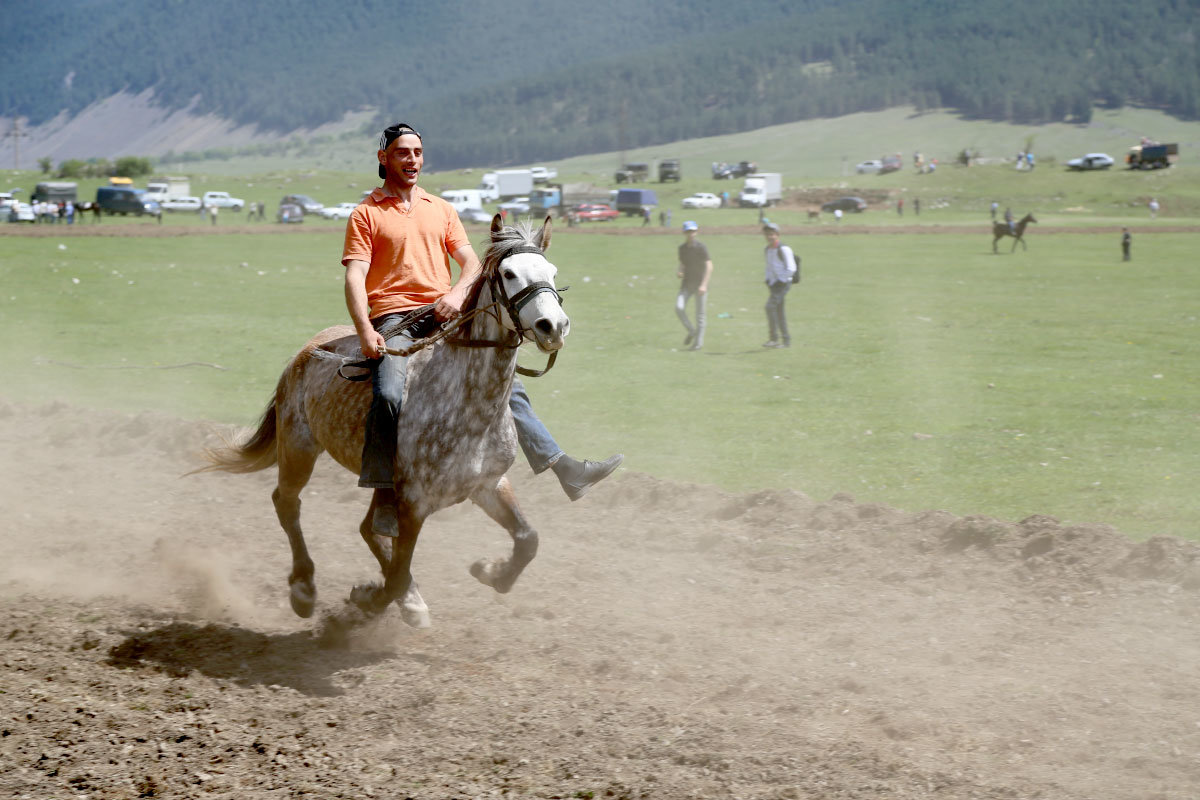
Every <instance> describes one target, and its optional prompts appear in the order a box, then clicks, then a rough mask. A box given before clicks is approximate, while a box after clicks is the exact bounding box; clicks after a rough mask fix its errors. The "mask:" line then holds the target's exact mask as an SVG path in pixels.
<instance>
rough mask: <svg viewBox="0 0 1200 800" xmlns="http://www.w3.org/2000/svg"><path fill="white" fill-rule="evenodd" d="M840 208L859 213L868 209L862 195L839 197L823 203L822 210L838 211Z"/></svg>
mask: <svg viewBox="0 0 1200 800" xmlns="http://www.w3.org/2000/svg"><path fill="white" fill-rule="evenodd" d="M838 209H841V210H842V211H853V212H854V213H855V214H859V213H861V212H863V211H866V210H867V203H866V201H865V200H863V199H862V198H861V197H839V198H838V199H837V200H830V201H829V202H828V203H822V204H821V210H822V211H837V210H838Z"/></svg>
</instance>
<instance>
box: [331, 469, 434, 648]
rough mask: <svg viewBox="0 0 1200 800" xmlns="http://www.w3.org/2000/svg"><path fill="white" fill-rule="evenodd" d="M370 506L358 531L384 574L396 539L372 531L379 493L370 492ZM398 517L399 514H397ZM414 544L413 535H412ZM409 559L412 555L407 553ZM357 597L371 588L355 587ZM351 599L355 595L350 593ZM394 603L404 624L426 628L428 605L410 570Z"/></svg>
mask: <svg viewBox="0 0 1200 800" xmlns="http://www.w3.org/2000/svg"><path fill="white" fill-rule="evenodd" d="M372 494H373V496H372V497H371V506H370V508H368V509H367V515H366V517H364V518H363V521H362V524H361V525H359V526H358V532H359V533H360V534H362V538H363V541H364V542H366V543H367V547H369V548H370V549H371V554H372V555H373V556H375V560H376V561H378V562H379V569H380V571H382V572H383V573H384V574H385V575H386V574H387V573H388V570H389V568H390V565H391V562H392V557H393V554H394V550H393V543H394V542H395V541H397V540H396V539H393V538H392V537H390V536H379V535H378V534H376V533H374V532H373V531H372V521H373V519H374V517H375V503H376V502H377V501H378V498H379V493H378V492H374V493H372ZM397 518H399V514H397ZM413 538H414V544H415V538H416V537H415V535H414V537H413ZM409 559H410V561H411V559H412V555H411V553H410V554H409ZM356 591H357V592H358V595H357V597H358V598H359V599H362V598H365V597H366V594H364V592H365V593H367V594H369V593H370V592H371V591H372V590H371V589H370V588H364V587H359V588H356ZM351 597H352V600H353V599H355V596H354V595H352V596H351ZM396 605H398V606H400V616H401V617H402V618H403V619H404V622H405V624H407V625H409V626H411V627H413V628H428V627H429V626H430V625H431V624H432V621H431V620H430V617H429V606H427V605H426V604H425V599H424V598H422V597H421V593H420V592H419V591H417V582H416V581H415V580H413V577H412V571H411V569H410V570H409V573H408V589H407V590H405V592H404V594H403V595H402V596H401V597H399V598H398V599H397V600H396Z"/></svg>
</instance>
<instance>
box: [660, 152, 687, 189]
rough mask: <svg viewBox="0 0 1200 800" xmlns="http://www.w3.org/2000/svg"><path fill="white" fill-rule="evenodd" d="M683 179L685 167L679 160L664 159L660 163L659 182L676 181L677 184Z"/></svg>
mask: <svg viewBox="0 0 1200 800" xmlns="http://www.w3.org/2000/svg"><path fill="white" fill-rule="evenodd" d="M682 177H683V167H682V165H681V164H680V163H679V159H678V158H664V159H663V160H662V161H659V162H658V182H659V183H666V182H667V181H675V182H676V183H678V182H679V180H680V179H681V178H682Z"/></svg>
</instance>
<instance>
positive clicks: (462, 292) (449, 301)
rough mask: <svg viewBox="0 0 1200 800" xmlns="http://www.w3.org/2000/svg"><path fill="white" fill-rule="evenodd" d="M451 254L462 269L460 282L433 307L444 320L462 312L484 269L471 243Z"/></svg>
mask: <svg viewBox="0 0 1200 800" xmlns="http://www.w3.org/2000/svg"><path fill="white" fill-rule="evenodd" d="M450 256H451V257H452V258H453V259H454V260H455V261H457V262H458V266H459V267H461V268H462V270H461V273H460V274H459V276H458V282H457V283H455V284H454V286H453V287H452V288H451V289H450V291H449V292H447V293H446V294H444V295H442V297H441V299H440V300H438V301H437V303H436V304H435V305H434V307H433V314H434V316H436V317H437V318H438V319H440V320H443V321H444V320H448V319H453V318H454V317H457V316H458V315H459V314H460V313H462V308H463V305H464V304H466V302H467V295H468V294H470V292H471V287H473V286H474V285H475V281H476V280H478V279H479V275H480V273H481V272H482V271H483V267H482V266H481V265H480V264H479V258H478V257H477V256H476V255H475V251H474V250H473V249H471V245H469V244H467V245H463V246H462V247H460V248H458V249H457V250H455V251H454V252H453V253H451V254H450ZM364 276H365V273H364Z"/></svg>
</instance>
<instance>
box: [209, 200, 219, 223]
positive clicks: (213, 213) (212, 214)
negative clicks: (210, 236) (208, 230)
mask: <svg viewBox="0 0 1200 800" xmlns="http://www.w3.org/2000/svg"><path fill="white" fill-rule="evenodd" d="M208 218H209V219H210V220H212V224H213V225H216V224H217V206H216V204H213V205H211V206H209V207H208Z"/></svg>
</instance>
